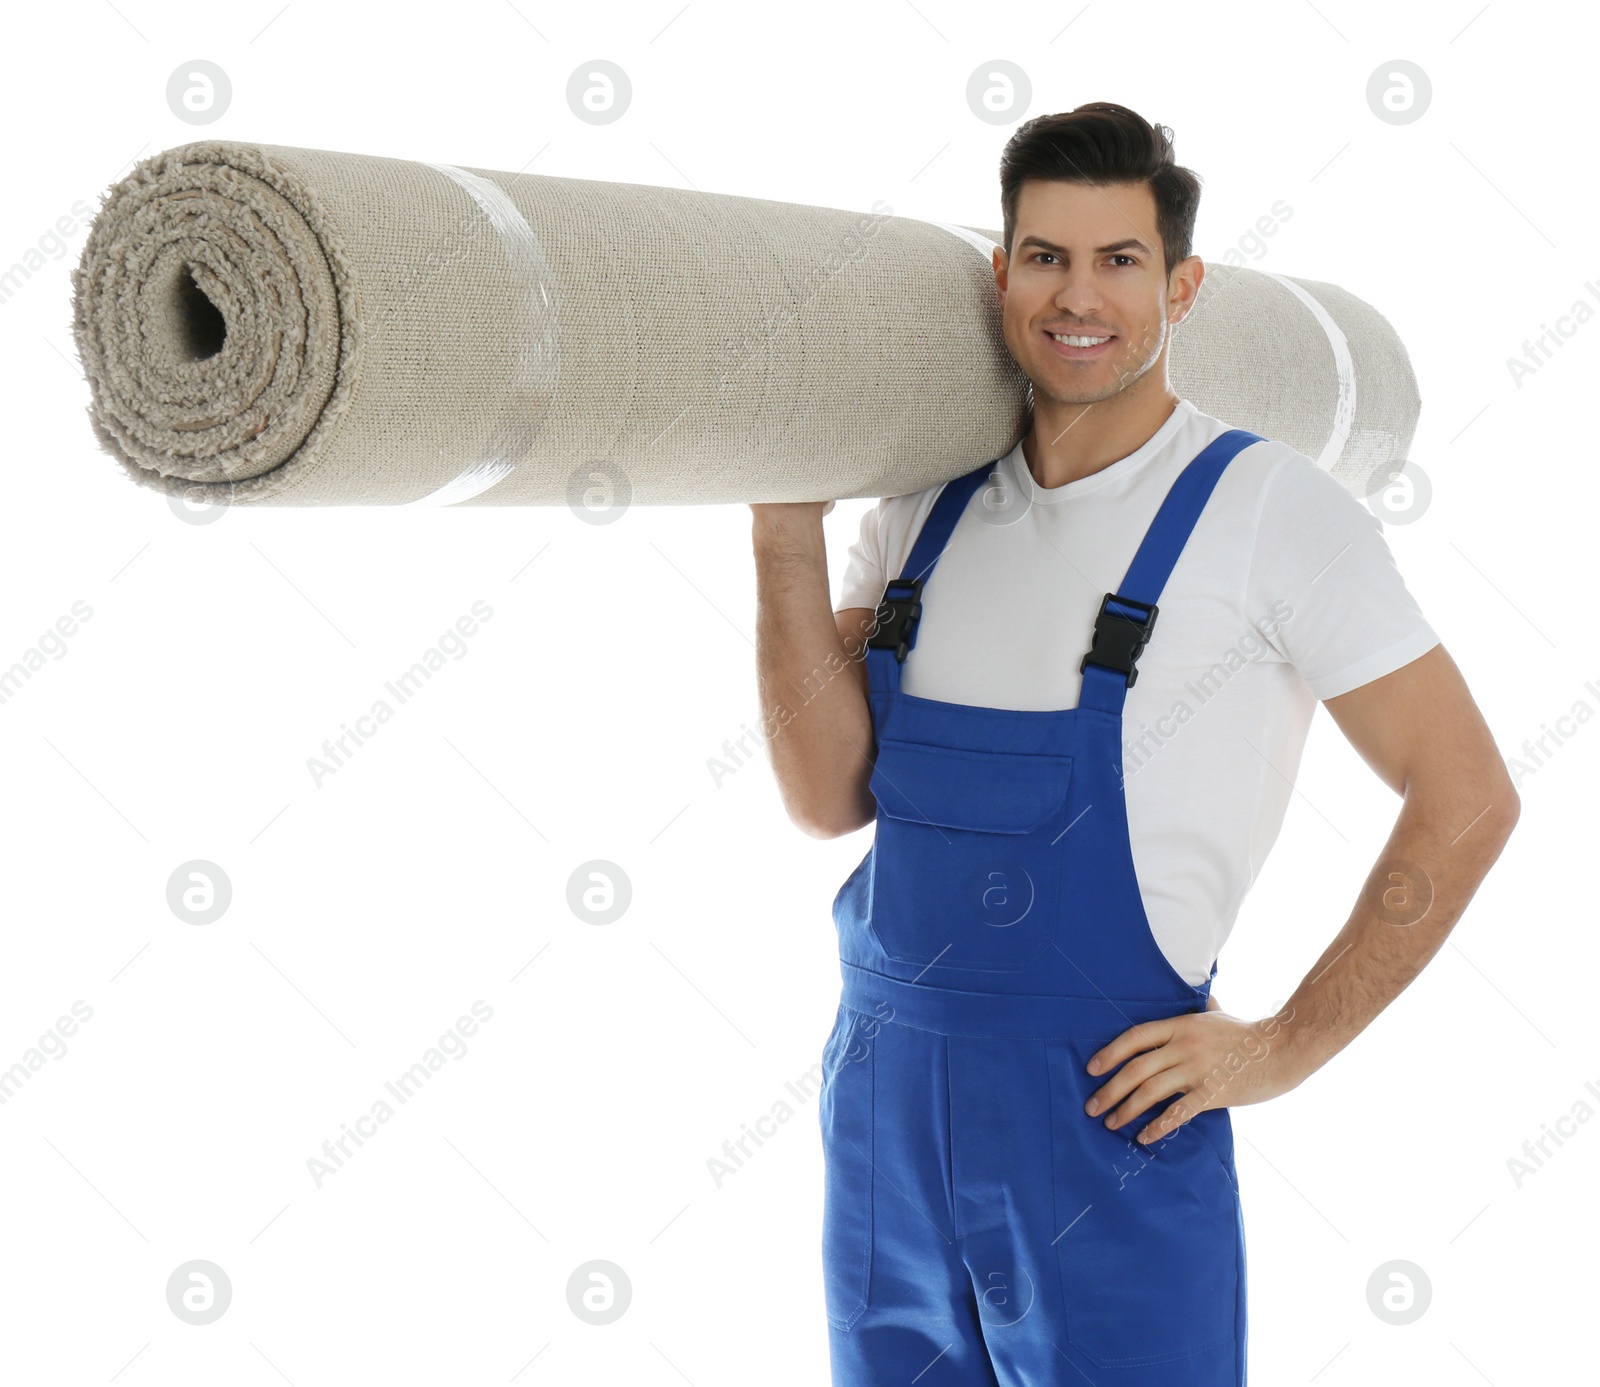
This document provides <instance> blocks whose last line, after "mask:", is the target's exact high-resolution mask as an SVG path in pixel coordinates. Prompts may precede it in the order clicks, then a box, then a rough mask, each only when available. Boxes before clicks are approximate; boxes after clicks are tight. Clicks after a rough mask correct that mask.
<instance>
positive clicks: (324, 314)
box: [73, 141, 1419, 506]
mask: <svg viewBox="0 0 1600 1387" xmlns="http://www.w3.org/2000/svg"><path fill="white" fill-rule="evenodd" d="M997 239H998V236H997V234H996V233H991V232H987V231H981V230H977V229H974V228H970V227H962V226H953V225H947V224H944V223H932V222H926V221H921V220H917V219H915V218H910V217H898V216H895V215H893V212H892V209H890V208H888V207H887V205H886V204H883V203H881V202H880V203H877V204H874V207H873V210H872V211H871V212H869V213H856V212H847V211H840V210H836V209H833V208H823V207H809V206H801V205H796V204H791V203H783V202H774V201H769V200H765V199H759V198H746V197H735V196H729V195H724V194H715V193H699V192H689V191H683V190H679V189H675V188H656V187H647V186H642V185H636V184H626V183H607V182H597V181H592V180H586V179H576V178H557V177H550V176H544V175H535V174H526V173H521V174H510V173H500V172H495V171H493V170H487V169H467V168H460V167H457V166H454V165H448V164H433V163H421V162H413V161H408V160H402V159H387V158H379V157H376V156H372V155H364V154H345V153H338V152H334V151H329V150H315V149H294V148H287V147H283V146H278V145H264V144H251V143H238V142H231V141H203V142H200V143H195V144H188V145H183V146H181V147H179V148H176V149H171V150H167V151H165V152H163V153H161V154H157V155H155V156H153V157H151V158H149V159H146V160H144V161H143V162H141V163H140V164H139V165H137V166H136V167H135V168H134V170H133V171H132V172H131V173H130V174H129V175H128V176H127V177H126V178H124V179H122V180H121V181H120V182H118V183H117V184H115V185H114V186H113V187H112V188H111V189H110V190H109V191H108V192H107V193H105V194H104V195H103V197H102V199H101V206H100V210H99V212H98V214H97V215H96V217H95V219H94V223H93V225H92V227H91V229H90V232H89V236H88V239H87V242H86V244H85V246H84V249H83V255H82V259H81V261H80V263H79V265H78V267H77V269H76V270H75V271H74V273H73V290H74V314H73V319H74V320H73V331H74V335H75V338H76V341H77V347H78V354H79V359H80V361H81V362H82V364H83V368H84V372H85V375H86V376H87V379H88V382H89V386H90V395H91V401H90V406H89V417H90V421H91V424H92V426H93V428H94V431H95V435H96V437H97V438H98V439H99V442H100V445H101V447H102V448H103V449H104V450H105V451H106V452H107V453H109V454H110V455H111V456H112V457H114V458H115V459H117V461H118V462H119V463H120V464H121V466H122V467H123V469H124V470H125V471H126V472H127V474H128V475H129V476H131V477H132V478H133V479H134V480H135V481H137V482H138V483H140V484H141V485H143V486H146V487H150V488H152V489H155V490H157V491H162V492H167V493H171V494H177V495H184V496H188V497H189V498H190V499H192V500H196V501H210V502H214V503H220V504H227V505H274V506H332V505H397V504H408V503H415V504H423V505H559V504H572V505H579V504H593V502H594V498H595V497H596V496H597V495H598V496H599V497H600V498H601V499H600V504H607V503H611V502H617V501H621V502H632V503H638V504H647V505H655V504H679V505H682V504H707V503H715V502H740V501H793V500H830V499H836V498H838V499H842V498H846V497H856V496H883V495H895V494H899V493H902V492H907V491H915V490H919V489H921V488H923V487H927V486H932V485H934V484H936V483H938V482H941V481H945V480H948V479H949V478H951V477H954V476H957V475H959V474H960V473H963V472H966V471H968V470H970V469H971V468H972V467H973V466H974V465H975V464H976V463H978V462H982V461H984V460H986V459H989V458H994V457H998V456H1000V455H1002V454H1004V453H1005V452H1007V451H1008V450H1009V449H1010V448H1011V447H1012V446H1013V445H1014V444H1015V443H1016V441H1017V439H1018V438H1020V437H1021V436H1022V434H1023V432H1024V431H1025V430H1026V428H1027V425H1028V419H1029V399H1028V393H1027V392H1028V382H1027V379H1026V377H1024V376H1023V375H1022V373H1021V372H1020V371H1019V370H1018V368H1017V367H1016V365H1015V363H1014V362H1013V361H1012V360H1011V357H1010V355H1009V353H1007V351H1006V350H1005V345H1004V341H1003V339H1002V336H1001V330H1000V314H999V309H998V307H997V305H996V302H995V293H994V281H993V275H992V272H991V269H990V262H989V248H990V247H991V246H992V244H993V243H994V241H995V240H997ZM1170 369H1171V374H1172V379H1173V384H1174V388H1175V389H1176V390H1177V391H1178V392H1179V394H1181V395H1183V396H1185V397H1186V398H1188V399H1190V400H1192V401H1193V402H1194V403H1195V404H1196V405H1197V406H1198V407H1199V408H1200V409H1202V410H1204V411H1206V412H1207V413H1211V414H1215V415H1217V416H1218V417H1220V418H1223V419H1225V420H1227V422H1229V423H1230V424H1233V425H1236V426H1240V427H1244V428H1249V429H1253V430H1254V431H1256V432H1258V433H1261V434H1263V435H1266V436H1268V437H1273V438H1278V439H1281V440H1283V441H1284V442H1287V443H1289V444H1291V445H1292V446H1294V447H1296V448H1298V449H1300V450H1301V451H1302V452H1304V453H1306V454H1308V455H1309V456H1310V457H1312V458H1314V459H1316V460H1317V461H1318V463H1319V464H1320V465H1321V466H1323V467H1325V468H1327V469H1328V470H1329V471H1330V472H1331V473H1332V474H1333V475H1334V476H1336V477H1338V478H1339V479H1340V480H1341V481H1343V482H1344V483H1345V484H1346V485H1347V486H1349V487H1350V489H1351V490H1352V491H1355V492H1357V493H1358V494H1365V492H1366V490H1367V486H1368V480H1369V478H1371V477H1373V476H1374V475H1375V474H1377V473H1380V472H1386V471H1388V470H1391V469H1393V468H1397V467H1398V466H1399V465H1400V464H1401V463H1402V462H1403V460H1404V458H1405V453H1406V449H1407V448H1408V447H1409V445H1410V442H1411V436H1412V433H1413V431H1414V429H1415V426H1416V417H1417V411H1418V407H1419V401H1418V398H1417V390H1416V382H1415V379H1414V377H1413V375H1412V372H1411V368H1410V364H1409V362H1408V360H1407V357H1406V353H1405V349H1404V348H1403V347H1402V345H1401V343H1400V341H1399V339H1398V338H1397V337H1396V335H1395V333H1394V331H1393V329H1392V328H1391V327H1390V325H1389V324H1388V323H1387V322H1386V321H1385V320H1384V319H1383V317H1382V316H1381V315H1379V314H1378V313H1377V312H1376V311H1375V310H1374V309H1373V308H1371V307H1370V306H1369V305H1367V304H1365V303H1363V302H1362V301H1361V300H1360V299H1357V298H1355V297H1354V296H1352V295H1350V294H1348V293H1346V292H1344V291H1343V290H1341V289H1339V288H1337V287H1335V286H1333V285H1330V284H1321V283H1316V282H1313V281H1305V280H1292V279H1288V278H1285V277H1283V276H1278V275H1271V274H1264V273H1262V272H1260V271H1256V270H1251V269H1233V268H1230V267H1227V266H1223V265H1213V264H1209V263H1208V264H1207V267H1206V278H1205V282H1204V284H1203V286H1202V293H1201V300H1200V303H1199V304H1198V305H1197V307H1196V308H1195V310H1194V312H1192V313H1191V314H1190V316H1189V318H1188V319H1187V320H1186V321H1185V322H1184V323H1183V324H1182V325H1180V327H1179V329H1178V330H1177V333H1176V334H1175V337H1174V340H1173V345H1172V352H1171V357H1170Z"/></svg>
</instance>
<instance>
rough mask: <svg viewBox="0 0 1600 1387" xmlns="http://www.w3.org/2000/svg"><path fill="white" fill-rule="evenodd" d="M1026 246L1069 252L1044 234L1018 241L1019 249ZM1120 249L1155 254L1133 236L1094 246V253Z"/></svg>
mask: <svg viewBox="0 0 1600 1387" xmlns="http://www.w3.org/2000/svg"><path fill="white" fill-rule="evenodd" d="M1024 246H1038V247H1040V248H1041V249H1042V250H1047V251H1050V252H1051V253H1052V254H1054V255H1065V254H1066V253H1067V248H1066V247H1065V246H1057V245H1052V244H1051V243H1050V242H1049V241H1047V240H1045V239H1044V237H1043V236H1024V237H1023V238H1022V240H1021V241H1019V242H1018V243H1017V249H1018V250H1021V249H1022V248H1023V247H1024ZM1119 250H1142V251H1143V252H1144V253H1145V254H1146V255H1153V254H1155V252H1154V251H1152V250H1151V249H1150V247H1149V246H1147V245H1145V243H1144V242H1143V241H1141V240H1139V239H1138V238H1136V237H1133V236H1130V237H1128V239H1127V240H1125V241H1114V242H1113V243H1112V244H1111V245H1109V246H1096V247H1095V248H1094V253H1095V254H1096V255H1111V254H1112V253H1113V252H1115V251H1119Z"/></svg>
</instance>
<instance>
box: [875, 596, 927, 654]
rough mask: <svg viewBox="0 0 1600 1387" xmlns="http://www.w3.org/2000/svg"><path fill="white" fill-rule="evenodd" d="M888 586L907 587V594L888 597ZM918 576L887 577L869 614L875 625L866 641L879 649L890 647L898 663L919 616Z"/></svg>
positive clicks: (909, 641)
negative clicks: (878, 599) (879, 597)
mask: <svg viewBox="0 0 1600 1387" xmlns="http://www.w3.org/2000/svg"><path fill="white" fill-rule="evenodd" d="M890 588H910V589H911V596H910V597H890V596H889V589H890ZM921 598H922V579H921V578H891V579H890V580H889V582H888V584H887V585H886V586H885V587H884V589H883V600H882V601H881V602H879V603H878V607H877V610H876V611H875V612H874V613H873V616H874V617H875V619H876V621H877V625H876V626H875V627H874V628H873V632H872V634H871V635H870V636H868V637H867V644H868V645H869V646H875V647H877V648H878V649H879V650H892V651H894V657H895V659H896V660H898V661H899V662H900V663H901V664H904V663H905V661H906V656H907V655H908V654H909V653H910V651H911V633H912V631H914V630H915V629H916V625H917V620H918V618H919V617H921V615H922V601H921Z"/></svg>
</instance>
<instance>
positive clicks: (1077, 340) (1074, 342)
mask: <svg viewBox="0 0 1600 1387" xmlns="http://www.w3.org/2000/svg"><path fill="white" fill-rule="evenodd" d="M1050 335H1051V336H1052V337H1054V338H1055V339H1056V341H1057V342H1065V343H1066V344H1067V346H1069V347H1098V346H1099V345H1100V344H1101V343H1102V342H1109V341H1110V340H1111V339H1110V338H1109V337H1069V336H1067V335H1066V334H1065V333H1061V332H1052V333H1051V334H1050Z"/></svg>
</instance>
